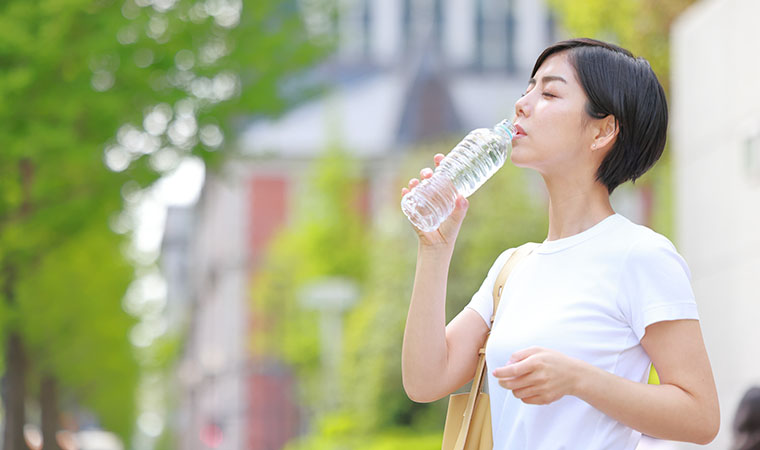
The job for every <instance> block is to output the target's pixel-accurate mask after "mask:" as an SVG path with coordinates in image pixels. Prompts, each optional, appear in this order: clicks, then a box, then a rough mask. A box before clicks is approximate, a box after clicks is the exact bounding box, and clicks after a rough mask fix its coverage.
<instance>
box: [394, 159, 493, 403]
mask: <svg viewBox="0 0 760 450" xmlns="http://www.w3.org/2000/svg"><path fill="white" fill-rule="evenodd" d="M442 159H443V155H442V154H437V155H435V158H434V160H435V164H436V166H437V165H438V164H440V162H441V160H442ZM430 176H432V171H431V170H430V169H423V170H422V171H421V172H420V178H422V179H425V178H429V177H430ZM418 183H419V181H418V180H416V179H413V180H411V181H410V182H409V188H404V189H403V190H402V192H401V193H402V195H404V194H405V193H407V192H409V190H410V189H413V188H414V187H415V186H416V185H417V184H418ZM467 206H468V203H467V200H466V199H465V198H464V197H461V196H460V197H459V198H457V203H456V208H455V209H454V212H453V213H452V214H451V216H450V217H449V218H448V219H446V220H445V221H444V222H443V223H442V224H441V226H440V227H439V228H438V230H436V231H433V232H430V233H425V232H422V231H420V230H417V229H415V230H416V232H417V235H418V238H419V248H418V251H417V270H416V273H415V276H414V288H413V289H412V298H411V302H410V304H409V314H408V316H407V320H406V328H405V330H404V343H403V347H402V350H401V373H402V378H403V383H404V389H405V390H406V393H407V395H408V396H409V398H411V399H412V400H414V401H417V402H431V401H435V400H438V399H439V398H441V397H443V396H445V395H447V394H450V393H451V392H453V391H455V390H456V389H457V388H459V387H460V386H462V385H463V384H465V383H466V382H467V381H469V380H470V379H471V378H472V376H473V374H474V373H475V366H476V364H477V360H478V349H479V348H480V346H482V345H483V342H484V341H485V337H486V334H487V333H488V327H487V326H486V324H485V322H483V319H481V317H480V315H478V313H476V312H475V311H473V310H470V309H468V308H465V310H464V311H462V312H461V313H460V314H459V315H457V316H456V317H455V318H454V320H452V321H451V323H449V325H448V326H446V284H447V279H448V272H449V263H450V262H451V255H452V253H453V251H454V242H455V241H456V237H457V235H458V234H459V228H460V227H461V225H462V220H464V216H465V214H466V212H467Z"/></svg>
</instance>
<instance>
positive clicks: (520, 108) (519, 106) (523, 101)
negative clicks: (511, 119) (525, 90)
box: [515, 94, 529, 117]
mask: <svg viewBox="0 0 760 450" xmlns="http://www.w3.org/2000/svg"><path fill="white" fill-rule="evenodd" d="M527 100H528V95H527V94H526V95H523V96H522V97H520V98H518V99H517V101H516V102H515V116H516V117H525V116H527V115H528V111H529V109H528V108H529V107H528V101H527Z"/></svg>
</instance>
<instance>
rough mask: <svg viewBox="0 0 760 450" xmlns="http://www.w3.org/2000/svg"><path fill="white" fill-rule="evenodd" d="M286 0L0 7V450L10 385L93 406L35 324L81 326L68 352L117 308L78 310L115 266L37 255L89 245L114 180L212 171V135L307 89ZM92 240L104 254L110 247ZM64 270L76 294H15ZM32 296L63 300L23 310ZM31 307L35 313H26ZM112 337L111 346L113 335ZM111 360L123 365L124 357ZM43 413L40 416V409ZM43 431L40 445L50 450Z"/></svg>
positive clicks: (9, 416) (115, 207) (220, 148)
mask: <svg viewBox="0 0 760 450" xmlns="http://www.w3.org/2000/svg"><path fill="white" fill-rule="evenodd" d="M295 5H296V3H295V2H294V1H287V2H279V1H274V0H262V1H256V2H248V3H247V4H246V5H245V8H243V5H242V2H240V1H235V0H207V1H200V0H198V1H195V0H161V1H159V0H155V1H150V0H124V1H121V0H119V1H115V0H50V1H45V2H26V1H22V0H6V1H4V2H2V4H0V142H2V146H3V151H2V152H0V304H2V308H0V313H2V314H3V317H2V318H0V319H1V320H2V322H3V324H4V325H5V326H4V327H3V331H4V333H3V342H4V343H5V347H6V351H5V359H6V362H5V376H4V389H3V402H4V411H5V413H4V419H5V426H4V430H5V435H4V446H3V448H6V449H10V448H14V449H16V448H23V446H24V445H25V444H24V443H23V436H22V427H23V424H24V421H25V415H26V414H25V410H24V401H25V396H26V392H27V389H26V386H25V383H24V381H25V380H31V379H34V378H37V379H40V380H47V381H46V382H45V383H44V389H43V388H41V389H40V391H44V392H45V394H46V395H47V396H48V397H49V396H50V395H53V397H55V395H54V394H55V392H56V389H49V388H50V387H51V386H57V387H58V389H57V391H58V392H60V393H61V395H64V394H65V395H67V396H69V395H70V396H73V397H77V400H79V401H82V403H84V404H94V403H98V402H99V401H96V400H91V401H85V400H83V397H82V396H83V395H84V393H83V390H82V387H81V382H83V379H81V378H77V377H80V376H81V377H84V379H86V377H87V376H89V375H87V374H84V373H81V374H75V373H74V372H72V371H69V370H68V369H63V368H62V366H61V364H58V363H56V362H55V361H56V360H57V359H58V358H59V357H62V356H61V355H69V354H70V353H69V352H70V349H67V348H65V345H66V344H69V343H72V342H74V341H71V340H69V339H68V337H67V336H58V335H56V334H55V333H53V331H55V330H58V331H60V332H61V333H66V332H67V331H66V328H65V327H64V328H61V327H51V328H48V329H42V328H41V327H43V326H45V325H43V324H53V323H64V322H66V321H69V320H70V321H73V320H75V319H76V320H79V321H80V322H78V324H82V323H84V322H83V321H91V322H88V323H89V324H90V326H85V327H83V328H81V331H82V332H83V333H86V332H89V333H92V334H90V335H89V339H85V338H84V337H83V336H84V335H82V336H81V337H78V338H77V339H80V338H81V340H79V341H75V342H74V343H75V344H79V343H80V342H82V341H89V342H92V341H93V340H98V339H101V338H103V337H104V336H105V335H104V334H102V333H107V332H109V330H101V329H100V328H104V327H105V325H106V324H109V323H120V324H122V325H123V324H124V323H128V320H127V319H125V318H124V317H122V316H123V315H124V313H123V312H122V311H120V310H119V309H118V308H113V307H110V308H107V307H103V308H97V307H95V306H94V305H92V303H95V302H106V303H108V304H110V305H112V306H113V305H118V304H120V300H121V298H120V297H121V295H120V294H119V293H118V292H117V290H115V289H114V290H112V291H109V292H111V293H110V294H107V295H108V298H102V299H99V298H97V297H95V295H96V293H97V295H106V291H104V290H101V289H100V288H99V287H98V284H97V283H98V281H97V280H96V278H97V277H102V278H103V279H114V278H117V279H120V278H119V277H120V275H119V274H120V273H121V272H120V270H121V269H119V265H118V264H117V263H116V262H112V261H110V260H109V261H106V259H108V258H105V259H104V261H103V262H104V264H102V265H100V266H98V267H97V269H98V272H97V273H98V275H97V277H95V276H91V277H89V278H87V277H84V276H83V272H81V271H84V270H85V265H79V266H73V267H71V268H65V267H62V266H60V265H58V264H56V263H54V262H52V260H51V258H53V256H52V255H59V256H60V257H61V258H62V259H66V258H69V257H71V258H74V256H73V255H71V254H70V253H67V252H74V253H75V252H76V250H74V248H78V247H75V246H74V243H80V244H82V245H83V246H84V247H82V248H86V246H87V245H91V244H84V242H90V241H88V239H89V238H87V237H85V236H84V235H85V234H86V233H91V232H92V233H96V235H97V236H100V235H99V232H95V231H93V230H96V229H98V227H100V228H103V229H104V228H105V227H106V223H107V221H106V220H104V218H107V217H109V216H113V215H114V214H116V213H118V211H119V210H120V209H121V207H122V198H121V191H122V188H123V186H124V185H125V182H127V181H133V182H136V183H137V185H138V186H140V187H146V186H148V185H150V184H151V183H152V182H153V181H154V180H155V179H156V178H157V177H158V176H160V175H161V174H162V173H165V172H167V171H170V170H171V169H173V168H174V167H175V166H176V165H177V164H178V162H179V161H180V160H181V159H182V158H183V157H184V156H186V155H190V154H195V155H197V156H200V157H202V158H203V159H204V160H205V161H206V162H207V163H208V164H209V166H210V167H212V168H213V167H214V166H215V165H216V164H218V163H219V162H220V161H221V160H222V159H223V158H224V157H226V155H227V154H228V153H229V152H230V149H231V148H232V146H229V145H225V138H224V136H225V134H226V133H228V132H229V131H230V130H232V129H233V127H234V126H235V125H236V124H237V123H239V122H240V120H241V118H242V117H244V116H251V115H253V116H255V115H272V114H278V113H280V112H281V111H283V110H285V109H286V108H287V107H288V106H290V105H291V104H293V103H294V102H296V101H298V100H299V99H301V98H302V97H303V96H304V95H305V94H307V93H308V90H309V89H310V88H309V86H308V85H303V84H297V83H294V82H292V80H293V79H294V77H296V76H298V75H299V74H300V73H301V72H302V71H303V70H304V69H305V68H307V67H309V66H310V65H312V64H314V63H315V62H316V61H318V59H319V58H321V57H322V56H323V55H324V48H325V46H324V45H323V44H324V43H323V42H322V41H319V43H318V44H317V43H314V42H312V41H310V39H309V36H308V35H307V33H306V31H305V30H304V27H303V23H302V20H301V18H300V17H299V14H298V11H297V8H296V7H295ZM315 42H316V41H315ZM104 148H105V151H104ZM104 161H105V164H106V165H107V166H108V168H109V169H110V170H107V169H106V167H105V166H104V164H103V162H104ZM93 239H95V238H93ZM101 239H103V240H101V241H100V242H101V244H102V245H104V246H106V245H110V247H109V248H110V252H111V253H112V254H114V255H118V254H119V244H118V241H117V240H115V239H112V240H108V239H105V238H101ZM107 243H110V244H107ZM92 245H94V244H92ZM99 245H100V244H99ZM98 248H99V249H101V250H102V248H105V247H98ZM57 252H64V254H59V253H57ZM74 267H76V269H75V268H74ZM91 268H92V267H90V269H91ZM64 269H71V270H72V271H74V270H78V271H80V272H76V273H73V272H72V273H71V276H72V277H74V276H75V275H76V276H77V277H79V279H80V281H81V283H82V284H83V286H82V287H81V288H82V291H81V292H80V293H81V294H82V295H81V296H80V295H76V296H68V295H62V294H61V292H62V291H61V290H60V289H58V290H56V289H52V288H45V289H42V288H41V287H39V290H36V291H35V290H34V289H32V288H27V287H24V286H25V283H27V281H26V280H34V279H41V280H46V282H49V283H50V287H52V286H54V285H55V286H58V287H59V288H61V289H65V286H64V285H62V284H56V283H64V280H63V279H60V277H56V276H54V275H53V274H52V272H55V271H58V270H64ZM90 269H88V270H90ZM104 270H112V271H115V272H114V273H112V274H105V273H103V271H104ZM114 286H121V284H119V283H115V284H114ZM41 295H45V296H46V297H44V298H41V297H37V296H41ZM62 299H65V300H66V302H63V301H62ZM40 302H44V304H46V305H52V304H60V305H65V306H61V307H54V308H53V307H41V308H39V309H34V308H32V307H31V305H33V304H34V305H37V306H40V305H41V303H40ZM67 308H69V309H70V311H67ZM72 311H75V312H77V314H81V317H80V316H79V315H77V314H73V313H72ZM32 313H33V314H35V315H37V317H35V318H33V319H32V318H30V317H28V314H32ZM125 321H126V322H125ZM72 323H73V322H72ZM95 323H99V324H103V325H97V326H95V325H94V324H95ZM120 326H121V325H120ZM120 326H114V328H113V329H112V330H110V332H113V333H115V332H116V330H120V329H121V328H120ZM78 329H79V328H78ZM51 333H52V334H51ZM70 337H71V338H72V339H73V338H74V336H70ZM119 337H120V339H121V340H122V341H121V342H126V336H124V335H123V333H121V332H120V333H119ZM103 342H104V344H105V343H106V342H114V345H115V346H116V347H114V348H119V347H118V346H119V345H121V344H118V343H116V342H115V341H111V340H108V339H105V340H104V341H103ZM72 345H73V344H72ZM85 348H86V347H85ZM75 351H78V352H80V353H81V354H80V355H79V357H81V358H84V359H82V360H81V364H82V365H85V366H87V365H89V366H90V367H102V366H100V365H99V364H100V363H103V364H105V360H103V361H97V359H98V358H99V357H100V356H102V355H100V354H99V353H97V352H84V351H82V348H80V349H78V350H75ZM114 355H121V357H123V358H122V359H120V360H119V361H122V362H123V364H124V368H125V370H126V371H127V372H128V371H129V370H131V369H129V367H131V364H132V358H131V357H130V356H129V355H128V354H127V353H124V352H122V351H118V352H115V353H114ZM114 358H115V356H114ZM117 362H118V361H116V359H114V360H113V361H112V363H113V364H114V367H115V365H116V363H117ZM109 370H110V369H109ZM42 372H44V373H45V374H46V375H45V376H40V374H41V373H42ZM30 374H35V375H37V376H34V377H32V376H30ZM127 378H128V377H127ZM50 379H53V380H52V381H53V382H48V381H50ZM101 381H102V382H109V380H101ZM104 389H105V388H104ZM102 392H105V390H104V391H102ZM77 394H81V395H77ZM89 394H90V393H89V392H88V395H89ZM98 395H99V394H98ZM103 395H105V394H103ZM96 397H97V396H96ZM98 398H102V397H98ZM56 403H57V401H56V400H55V399H53V400H52V401H51V402H48V404H56ZM107 403H109V402H102V403H98V405H99V406H98V408H96V409H98V411H99V412H100V413H101V415H102V416H104V417H106V416H108V415H109V414H112V413H114V411H118V410H124V411H129V409H130V408H129V407H126V408H125V407H124V405H121V404H119V402H113V403H111V404H110V405H107ZM109 408H110V410H109ZM109 411H110V412H109ZM114 414H116V413H114ZM116 415H118V414H116ZM43 416H44V417H52V418H55V417H56V414H55V413H53V414H46V412H45V411H43ZM51 428H52V429H55V426H52V427H51ZM45 437H46V439H45V446H46V448H47V447H48V446H51V445H55V444H54V439H51V438H50V436H49V435H47V436H45ZM125 437H126V436H125Z"/></svg>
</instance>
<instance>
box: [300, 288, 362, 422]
mask: <svg viewBox="0 0 760 450" xmlns="http://www.w3.org/2000/svg"><path fill="white" fill-rule="evenodd" d="M358 297H359V289H358V287H357V285H356V282H354V281H353V280H350V279H348V278H343V277H326V278H320V279H318V280H316V281H314V282H312V283H309V284H307V285H306V286H304V287H303V288H302V289H301V291H300V295H299V300H300V303H301V306H303V307H304V308H307V309H311V310H315V311H319V313H320V318H319V331H320V347H321V352H322V370H323V373H322V376H323V377H324V382H323V384H322V385H323V386H324V391H323V394H324V396H325V399H324V402H323V403H322V404H323V405H325V407H326V408H328V409H332V408H333V407H335V406H337V405H336V404H335V399H336V398H337V393H338V389H339V382H338V376H339V374H338V367H339V365H340V356H341V354H342V346H343V322H342V320H343V317H342V315H343V312H345V311H346V310H347V309H348V308H350V307H351V306H352V305H353V304H354V303H355V302H356V299H357V298H358Z"/></svg>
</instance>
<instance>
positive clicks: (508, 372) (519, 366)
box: [492, 361, 533, 378]
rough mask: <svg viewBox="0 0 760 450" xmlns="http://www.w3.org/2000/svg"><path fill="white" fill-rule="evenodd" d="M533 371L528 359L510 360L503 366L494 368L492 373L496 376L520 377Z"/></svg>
mask: <svg viewBox="0 0 760 450" xmlns="http://www.w3.org/2000/svg"><path fill="white" fill-rule="evenodd" d="M532 371H533V367H532V366H531V364H530V361H521V362H516V363H515V362H510V363H509V364H507V365H506V366H504V367H499V368H496V369H495V370H494V371H493V372H492V373H493V376H494V377H496V378H515V377H521V376H523V375H526V374H528V373H530V372H532Z"/></svg>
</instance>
